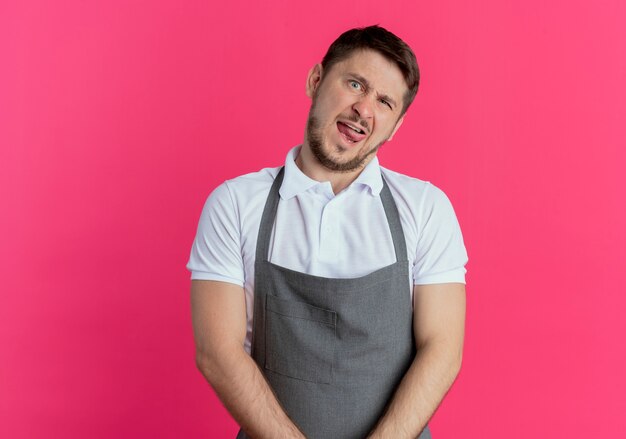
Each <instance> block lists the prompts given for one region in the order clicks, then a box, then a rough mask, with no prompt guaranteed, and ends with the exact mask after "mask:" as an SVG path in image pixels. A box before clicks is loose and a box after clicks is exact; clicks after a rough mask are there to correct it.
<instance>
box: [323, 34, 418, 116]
mask: <svg viewBox="0 0 626 439" xmlns="http://www.w3.org/2000/svg"><path fill="white" fill-rule="evenodd" d="M359 50H373V51H375V52H378V53H379V54H381V55H382V56H383V57H385V58H386V59H388V60H389V61H391V62H392V63H394V64H395V65H396V67H398V69H400V71H401V72H402V75H403V76H404V82H405V83H406V86H407V89H408V90H407V92H406V94H405V95H404V97H403V104H404V105H403V108H402V114H404V113H405V112H406V110H407V109H408V108H409V106H410V105H411V102H413V99H415V95H416V94H417V88H418V87H419V81H420V72H419V67H418V66H417V60H416V59H415V54H414V53H413V51H412V50H411V48H410V47H409V46H408V44H406V43H405V42H404V41H402V40H401V39H400V38H398V37H397V36H395V35H394V34H392V33H391V32H389V31H388V30H387V29H384V28H382V27H380V26H376V25H374V26H368V27H363V28H357V29H350V30H348V31H346V32H344V33H342V34H341V35H340V36H339V38H337V39H336V40H335V41H334V42H333V43H332V44H331V45H330V47H329V48H328V51H327V52H326V55H324V58H323V59H322V68H323V69H324V71H325V72H328V71H330V69H331V68H332V66H334V65H335V64H337V63H338V62H340V61H343V60H344V59H346V58H348V57H349V56H350V55H352V54H353V53H354V52H356V51H359Z"/></svg>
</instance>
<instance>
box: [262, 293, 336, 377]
mask: <svg viewBox="0 0 626 439" xmlns="http://www.w3.org/2000/svg"><path fill="white" fill-rule="evenodd" d="M266 298H267V303H266V306H267V308H266V322H265V342H266V344H265V368H266V369H268V370H271V371H272V372H276V373H279V374H281V375H286V376H288V377H291V378H296V379H299V380H304V381H312V382H316V383H325V384H327V383H330V382H331V375H332V365H333V358H334V355H335V330H336V327H337V313H336V312H335V311H331V310H327V309H323V308H318V307H315V306H312V305H309V304H307V303H303V302H295V301H292V300H285V299H280V298H278V297H276V296H271V295H267V296H266Z"/></svg>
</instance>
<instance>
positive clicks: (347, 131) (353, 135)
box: [337, 122, 365, 142]
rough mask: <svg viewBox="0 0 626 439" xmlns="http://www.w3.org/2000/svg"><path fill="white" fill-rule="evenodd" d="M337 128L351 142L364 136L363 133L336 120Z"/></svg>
mask: <svg viewBox="0 0 626 439" xmlns="http://www.w3.org/2000/svg"><path fill="white" fill-rule="evenodd" d="M337 129H338V130H339V132H340V133H341V134H343V135H344V136H345V137H347V138H348V140H350V141H351V142H358V141H359V140H362V139H363V138H365V134H361V133H357V132H356V131H354V130H353V129H352V128H350V127H349V126H348V125H346V124H345V123H341V122H337Z"/></svg>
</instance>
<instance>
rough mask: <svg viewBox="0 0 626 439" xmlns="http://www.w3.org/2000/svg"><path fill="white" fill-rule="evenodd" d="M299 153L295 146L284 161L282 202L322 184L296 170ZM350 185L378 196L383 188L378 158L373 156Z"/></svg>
mask: <svg viewBox="0 0 626 439" xmlns="http://www.w3.org/2000/svg"><path fill="white" fill-rule="evenodd" d="M299 152H300V146H295V147H293V148H291V150H289V152H288V153H287V158H286V160H285V176H284V178H283V183H282V184H281V186H280V190H279V194H280V197H281V198H282V199H283V200H288V199H290V198H292V197H295V196H296V195H298V194H300V193H302V192H306V191H307V190H309V189H310V188H312V187H313V186H316V185H318V184H323V183H324V182H319V181H316V180H313V179H312V178H310V177H308V176H307V175H306V174H304V173H303V172H302V171H301V170H300V168H298V165H296V161H295V160H296V157H297V156H298V153H299ZM352 185H361V186H367V187H368V188H369V190H370V194H371V195H372V196H377V195H379V194H380V191H381V190H382V188H383V179H382V176H381V174H380V164H379V163H378V157H376V156H375V157H374V158H373V159H372V160H371V161H370V162H369V163H368V164H367V166H365V168H364V169H363V171H362V172H361V173H360V174H359V176H358V177H357V178H356V180H354V181H353V182H352V184H351V186H352Z"/></svg>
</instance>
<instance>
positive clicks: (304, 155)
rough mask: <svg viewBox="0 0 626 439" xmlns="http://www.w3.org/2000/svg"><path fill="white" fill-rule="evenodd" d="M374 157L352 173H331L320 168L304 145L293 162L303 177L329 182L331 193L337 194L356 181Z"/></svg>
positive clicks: (319, 164)
mask: <svg viewBox="0 0 626 439" xmlns="http://www.w3.org/2000/svg"><path fill="white" fill-rule="evenodd" d="M374 157H375V155H372V156H371V157H370V158H369V159H368V160H366V161H365V162H363V166H362V167H360V168H359V169H356V170H354V171H348V172H338V171H331V170H330V169H328V168H325V167H324V166H322V164H321V163H320V162H319V161H318V160H317V158H316V157H315V156H314V155H313V153H312V152H311V150H310V149H309V148H308V147H307V146H306V144H304V145H302V147H301V148H300V152H299V153H298V156H297V157H296V160H295V162H296V165H297V166H298V168H300V170H301V171H302V173H303V174H304V175H306V176H307V177H309V178H311V179H313V180H315V181H320V182H321V181H329V182H330V184H331V186H332V188H333V193H335V194H338V193H339V192H341V191H342V190H344V189H345V188H347V187H348V186H350V184H351V183H352V182H353V181H354V180H356V179H357V177H358V176H359V175H360V174H361V172H363V169H365V167H366V166H367V164H368V163H369V162H370V161H372V159H373V158H374Z"/></svg>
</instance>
